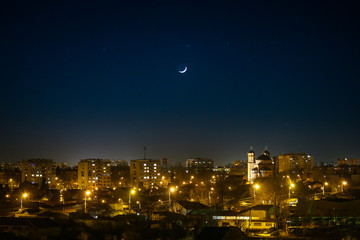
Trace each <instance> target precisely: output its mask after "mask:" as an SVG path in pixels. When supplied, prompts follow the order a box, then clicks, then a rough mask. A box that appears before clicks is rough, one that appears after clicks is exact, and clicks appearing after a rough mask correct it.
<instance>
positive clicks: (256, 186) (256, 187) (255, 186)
mask: <svg viewBox="0 0 360 240" xmlns="http://www.w3.org/2000/svg"><path fill="white" fill-rule="evenodd" d="M259 188H260V186H259V184H255V185H254V199H255V197H256V190H257V189H259Z"/></svg>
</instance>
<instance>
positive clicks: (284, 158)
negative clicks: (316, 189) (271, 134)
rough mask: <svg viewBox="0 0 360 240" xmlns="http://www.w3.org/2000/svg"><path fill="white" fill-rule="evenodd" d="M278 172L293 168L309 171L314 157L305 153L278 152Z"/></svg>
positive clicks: (312, 165)
mask: <svg viewBox="0 0 360 240" xmlns="http://www.w3.org/2000/svg"><path fill="white" fill-rule="evenodd" d="M278 161H279V172H287V171H291V170H295V169H299V170H305V171H310V170H312V169H313V167H314V157H313V155H309V154H306V153H287V154H280V155H279V158H278Z"/></svg>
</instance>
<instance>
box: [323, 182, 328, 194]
mask: <svg viewBox="0 0 360 240" xmlns="http://www.w3.org/2000/svg"><path fill="white" fill-rule="evenodd" d="M327 185H329V183H328V182H324V184H323V196H324V195H325V186H327Z"/></svg>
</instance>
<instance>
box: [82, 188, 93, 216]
mask: <svg viewBox="0 0 360 240" xmlns="http://www.w3.org/2000/svg"><path fill="white" fill-rule="evenodd" d="M90 194H91V192H90V191H86V192H85V204H84V212H85V213H86V196H89V195H90Z"/></svg>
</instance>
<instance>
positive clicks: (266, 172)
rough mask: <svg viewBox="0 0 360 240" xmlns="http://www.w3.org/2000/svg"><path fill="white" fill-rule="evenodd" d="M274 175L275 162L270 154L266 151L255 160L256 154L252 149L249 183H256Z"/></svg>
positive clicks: (249, 161)
mask: <svg viewBox="0 0 360 240" xmlns="http://www.w3.org/2000/svg"><path fill="white" fill-rule="evenodd" d="M273 173H274V160H273V159H272V158H271V157H270V152H269V151H268V150H267V148H265V151H264V152H263V153H262V154H261V155H260V156H259V157H257V158H256V159H255V152H254V151H253V149H252V147H251V148H250V151H249V152H248V169H247V177H248V182H254V180H255V179H256V178H259V177H268V176H272V175H273Z"/></svg>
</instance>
